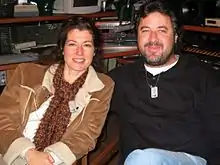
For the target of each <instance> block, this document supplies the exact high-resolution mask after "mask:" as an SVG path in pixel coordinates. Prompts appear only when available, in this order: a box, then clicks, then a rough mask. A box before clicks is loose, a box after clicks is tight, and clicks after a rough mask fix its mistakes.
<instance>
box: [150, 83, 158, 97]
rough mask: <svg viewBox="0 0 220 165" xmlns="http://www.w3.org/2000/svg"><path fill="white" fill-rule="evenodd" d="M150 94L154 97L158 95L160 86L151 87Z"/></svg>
mask: <svg viewBox="0 0 220 165" xmlns="http://www.w3.org/2000/svg"><path fill="white" fill-rule="evenodd" d="M150 95H151V98H152V99H154V98H157V97H158V87H157V86H154V87H151V88H150Z"/></svg>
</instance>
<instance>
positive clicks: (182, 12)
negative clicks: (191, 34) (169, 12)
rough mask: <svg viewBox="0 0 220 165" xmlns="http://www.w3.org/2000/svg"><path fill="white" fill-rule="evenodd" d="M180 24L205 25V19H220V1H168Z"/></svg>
mask: <svg viewBox="0 0 220 165" xmlns="http://www.w3.org/2000/svg"><path fill="white" fill-rule="evenodd" d="M168 1H169V3H170V6H171V8H172V9H173V11H174V12H175V14H176V16H177V19H178V22H179V23H180V24H184V25H205V18H219V17H220V0H179V1H177V0H168Z"/></svg>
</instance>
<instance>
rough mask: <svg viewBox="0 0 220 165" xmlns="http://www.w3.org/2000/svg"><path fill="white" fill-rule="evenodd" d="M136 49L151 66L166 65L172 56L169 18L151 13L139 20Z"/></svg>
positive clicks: (171, 30) (172, 37)
mask: <svg viewBox="0 0 220 165" xmlns="http://www.w3.org/2000/svg"><path fill="white" fill-rule="evenodd" d="M138 48H139V50H140V52H141V54H142V56H144V57H145V58H146V63H147V64H148V65H151V66H161V65H164V64H166V63H167V62H168V61H169V59H170V57H171V56H172V55H173V48H174V31H173V27H172V23H171V18H170V17H169V16H166V15H163V14H161V13H159V12H153V13H150V14H149V15H147V16H146V17H144V18H142V19H141V20H140V24H139V26H138Z"/></svg>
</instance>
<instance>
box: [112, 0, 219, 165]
mask: <svg viewBox="0 0 220 165" xmlns="http://www.w3.org/2000/svg"><path fill="white" fill-rule="evenodd" d="M136 28H137V42H138V48H139V50H140V54H141V55H142V57H143V58H142V59H141V60H140V61H135V62H134V63H132V64H127V65H125V66H123V67H120V68H116V69H114V70H112V71H111V72H110V73H109V75H110V76H111V77H112V78H113V80H114V81H115V83H116V85H115V91H114V94H113V98H112V104H111V111H113V112H114V113H117V115H118V117H119V119H120V120H119V121H120V122H121V133H120V153H121V162H120V163H119V164H120V165H122V164H123V163H124V160H125V159H126V158H127V159H126V161H125V164H126V165H161V164H163V163H164V164H163V165H174V164H175V165H177V164H178V165H196V164H199V165H205V164H207V162H208V161H209V154H210V153H211V151H213V150H214V149H215V148H214V147H219V140H220V138H219V137H220V129H219V128H218V125H219V123H220V109H219V108H220V106H219V103H220V101H219V98H220V87H219V85H218V81H217V77H216V74H215V73H214V70H212V69H211V68H209V67H208V66H206V64H203V63H201V62H200V61H199V60H198V59H197V58H195V57H192V56H190V55H186V54H184V55H180V54H176V53H175V52H174V48H175V46H176V42H177V39H178V34H177V20H176V17H175V16H174V14H173V12H172V11H171V10H169V8H168V5H166V4H163V3H162V2H160V1H157V0H156V1H152V2H147V3H146V4H144V5H143V7H142V8H141V9H140V18H139V19H138V21H137V26H136ZM138 149H140V150H138ZM129 154H130V155H129ZM128 155H129V156H128ZM127 156H128V157H127Z"/></svg>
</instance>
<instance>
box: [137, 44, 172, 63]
mask: <svg viewBox="0 0 220 165" xmlns="http://www.w3.org/2000/svg"><path fill="white" fill-rule="evenodd" d="M151 45H156V46H163V45H162V44H159V43H147V44H145V45H144V46H151ZM173 53H174V46H173V47H172V48H171V50H170V51H165V52H162V54H161V55H159V56H158V55H157V56H156V58H155V59H153V60H152V59H149V58H147V54H146V53H145V52H144V51H142V52H141V56H142V57H143V60H144V62H145V64H147V65H149V66H163V65H165V64H166V63H167V62H168V61H169V60H170V58H171V56H172V55H173Z"/></svg>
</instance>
